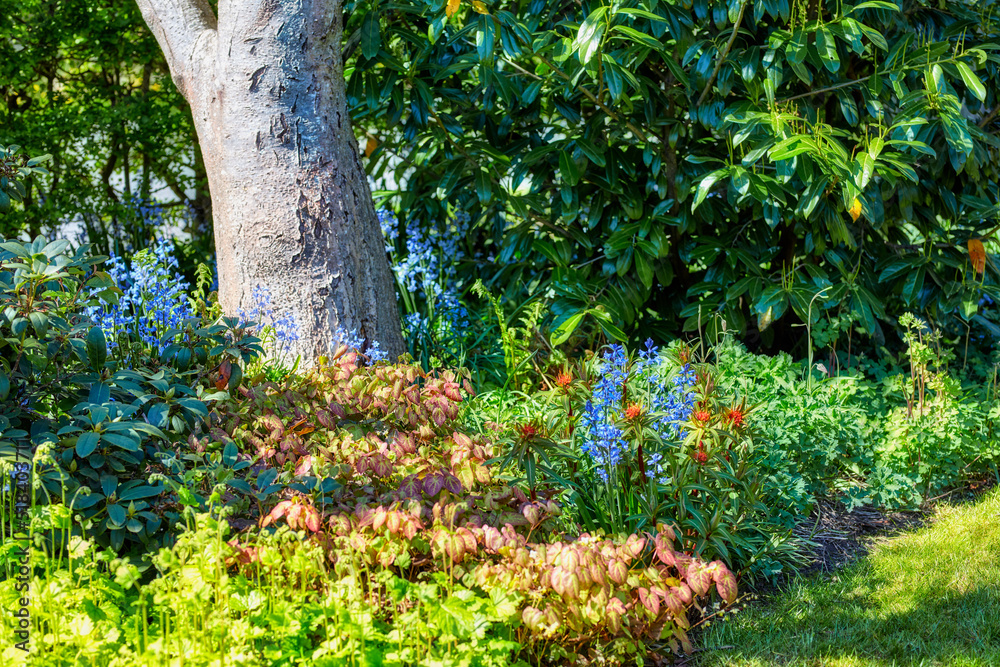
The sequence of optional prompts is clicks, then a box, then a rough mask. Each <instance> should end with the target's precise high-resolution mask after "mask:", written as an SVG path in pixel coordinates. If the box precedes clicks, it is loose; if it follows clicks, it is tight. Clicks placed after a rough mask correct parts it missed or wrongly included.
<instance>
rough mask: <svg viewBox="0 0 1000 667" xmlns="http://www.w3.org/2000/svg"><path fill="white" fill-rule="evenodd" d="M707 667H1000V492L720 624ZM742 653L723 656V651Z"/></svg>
mask: <svg viewBox="0 0 1000 667" xmlns="http://www.w3.org/2000/svg"><path fill="white" fill-rule="evenodd" d="M699 643H700V645H701V646H702V647H703V648H705V649H707V650H705V651H704V652H702V653H700V658H699V665H701V666H702V667H710V666H715V665H719V666H736V665H738V666H740V667H756V666H763V665H789V666H803V667H806V666H808V667H819V666H823V667H892V666H896V665H899V666H900V667H902V666H904V665H907V666H909V665H913V666H925V665H926V666H928V667H930V666H932V665H941V666H945V665H947V666H949V667H952V666H953V667H966V666H970V667H971V666H979V665H982V666H983V667H986V666H992V665H1000V490H994V491H993V492H991V493H989V494H988V495H986V496H985V497H983V498H982V499H980V500H979V501H978V502H976V503H974V504H968V505H959V506H942V507H941V508H939V510H938V511H937V513H936V515H935V517H934V519H933V523H932V524H931V525H930V526H928V527H926V528H924V529H921V530H919V531H916V532H913V533H908V534H904V535H899V536H896V537H893V538H890V539H886V540H883V541H882V542H881V543H879V544H878V545H877V546H876V547H875V548H874V549H873V552H872V554H871V555H870V556H868V557H867V558H865V559H864V560H862V561H859V562H858V563H855V564H853V565H851V566H849V567H847V568H845V569H844V570H843V571H841V572H840V573H838V574H837V575H834V576H832V577H825V578H814V579H809V580H803V579H800V580H797V581H796V582H795V583H794V584H793V585H792V586H791V587H790V588H789V589H788V590H787V591H784V592H782V593H781V594H779V595H778V596H777V597H775V598H774V599H773V600H772V601H770V602H769V603H768V604H767V605H761V606H757V607H750V608H747V609H746V610H745V611H742V612H740V613H737V614H735V615H730V616H729V617H728V618H727V619H726V620H724V621H721V622H716V623H714V624H712V625H711V626H710V627H709V628H708V629H707V630H706V632H705V634H704V635H703V636H702V637H701V640H700V642H699ZM723 646H727V647H733V648H725V649H713V647H723Z"/></svg>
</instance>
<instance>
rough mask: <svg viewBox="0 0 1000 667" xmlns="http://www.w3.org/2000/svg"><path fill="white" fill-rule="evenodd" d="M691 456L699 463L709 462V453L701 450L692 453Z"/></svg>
mask: <svg viewBox="0 0 1000 667" xmlns="http://www.w3.org/2000/svg"><path fill="white" fill-rule="evenodd" d="M691 458H693V459H694V460H695V461H696V462H697V463H698V465H705V463H707V462H708V454H706V453H705V452H703V451H700V450H699V451H697V452H695V453H694V454H692V455H691Z"/></svg>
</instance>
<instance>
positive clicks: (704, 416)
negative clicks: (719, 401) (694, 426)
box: [694, 410, 712, 422]
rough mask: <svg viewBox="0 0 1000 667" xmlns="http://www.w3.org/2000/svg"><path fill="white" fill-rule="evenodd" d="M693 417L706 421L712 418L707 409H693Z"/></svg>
mask: <svg viewBox="0 0 1000 667" xmlns="http://www.w3.org/2000/svg"><path fill="white" fill-rule="evenodd" d="M694 418H695V420H696V421H700V422H707V421H708V420H709V419H711V418H712V415H711V414H710V413H709V412H708V410H695V412H694Z"/></svg>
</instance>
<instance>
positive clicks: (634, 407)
mask: <svg viewBox="0 0 1000 667" xmlns="http://www.w3.org/2000/svg"><path fill="white" fill-rule="evenodd" d="M640 415H642V406H641V405H639V404H638V403H632V404H631V405H629V406H628V407H627V408H625V419H628V420H629V421H632V420H633V419H638V418H639V416H640Z"/></svg>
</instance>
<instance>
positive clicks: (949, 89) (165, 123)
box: [0, 0, 1000, 352]
mask: <svg viewBox="0 0 1000 667" xmlns="http://www.w3.org/2000/svg"><path fill="white" fill-rule="evenodd" d="M991 7H992V5H991V3H989V2H986V1H985V0H984V1H980V2H969V3H965V2H961V3H959V2H945V3H928V2H920V1H914V2H903V3H902V4H900V5H895V4H892V3H889V2H882V1H876V2H863V3H858V4H855V5H853V6H851V5H848V4H845V3H839V2H795V1H789V0H755V1H752V2H750V1H748V2H738V1H736V0H733V1H731V2H708V1H707V0H697V1H692V0H684V1H681V2H663V1H660V0H642V1H635V0H629V1H626V2H613V3H608V4H606V3H602V2H584V3H582V4H580V3H575V2H573V3H571V2H562V1H560V0H531V1H522V2H517V3H512V2H506V3H503V2H500V3H489V2H479V1H478V0H477V1H476V2H472V3H470V2H466V1H464V0H450V1H447V2H446V1H445V0H435V1H433V2H425V1H420V0H410V1H407V2H378V3H372V2H347V3H345V18H346V21H347V29H346V31H345V34H347V35H349V38H348V40H347V42H346V43H345V53H346V55H347V61H346V62H347V70H346V71H347V75H348V92H349V99H350V103H351V105H352V112H353V117H354V122H355V129H356V132H357V135H358V137H359V141H360V144H361V147H362V149H363V150H364V153H365V154H366V158H367V166H368V168H369V170H370V173H371V174H372V176H373V177H374V178H375V180H376V182H377V183H378V184H379V185H380V186H381V187H384V188H385V190H384V191H383V192H382V193H381V194H382V195H383V197H384V198H383V203H384V204H385V205H387V206H389V207H390V208H391V209H393V210H394V211H395V212H396V213H397V215H398V217H399V219H400V225H399V231H400V233H401V238H400V241H399V243H400V246H401V247H403V246H404V245H405V241H406V239H407V238H408V237H409V236H411V235H417V234H420V235H423V234H425V233H426V230H427V228H428V227H430V228H434V227H435V226H440V227H444V226H447V225H449V224H450V221H451V220H452V219H453V216H454V212H455V211H456V210H461V211H464V212H465V213H467V214H468V215H469V216H470V220H471V228H470V230H469V231H468V233H467V234H466V237H465V239H463V240H462V241H463V244H464V248H463V250H464V252H463V258H462V260H461V262H460V263H459V266H458V272H457V280H456V282H455V285H456V288H457V289H458V290H459V291H460V292H466V293H467V291H468V289H470V288H471V285H472V283H473V282H474V278H476V277H483V278H484V279H485V282H486V283H487V285H488V286H489V287H491V288H492V289H493V290H494V291H496V290H503V292H504V296H505V297H506V299H508V300H510V301H513V302H515V303H524V302H525V301H526V300H528V299H530V298H536V297H543V298H546V299H547V300H548V303H549V305H550V308H548V309H547V310H546V314H545V319H544V320H543V325H544V326H550V327H553V328H555V329H557V330H559V329H561V333H562V335H561V336H557V338H559V339H562V338H565V337H566V335H567V334H568V333H569V331H570V330H573V329H574V328H575V327H577V326H578V325H581V324H582V325H583V326H582V328H579V329H575V331H576V334H577V337H576V338H575V339H574V341H571V342H582V340H581V339H583V338H587V339H588V342H593V340H594V338H595V337H596V338H600V339H611V338H624V337H633V338H635V339H639V340H642V339H645V337H646V336H647V335H653V336H654V337H657V338H659V339H664V338H668V337H671V336H672V335H676V334H678V333H679V332H680V331H682V330H684V331H693V330H695V329H697V328H698V326H699V323H700V324H701V325H702V328H703V330H705V331H707V333H709V334H712V333H714V329H715V328H717V327H719V325H720V324H721V322H722V320H724V321H725V324H726V327H727V328H729V329H735V330H738V331H739V332H741V334H742V335H743V337H744V339H745V340H747V341H748V342H749V343H750V344H751V345H752V346H755V347H756V346H762V347H764V348H766V349H777V348H784V349H791V348H792V347H793V346H794V345H795V344H798V343H801V342H802V341H804V337H802V336H799V335H796V330H795V329H793V328H792V327H793V326H794V325H795V324H798V323H801V322H803V321H805V320H806V319H810V318H811V319H812V320H813V321H817V320H823V321H824V322H829V323H834V322H836V323H837V324H836V326H831V327H830V328H829V330H828V331H827V332H826V335H827V338H829V339H830V340H828V341H827V342H828V344H829V346H830V347H833V348H834V349H838V348H839V349H844V348H848V346H850V345H851V344H852V343H853V345H854V349H855V350H856V349H857V345H858V342H857V341H856V340H855V341H851V340H850V339H851V337H854V338H856V333H864V334H870V335H871V336H872V338H871V339H870V341H869V340H868V339H866V340H865V341H864V345H865V346H869V342H872V343H874V344H875V345H881V344H882V343H884V342H886V341H885V331H883V327H884V325H885V324H887V323H888V324H892V323H894V320H895V317H896V316H898V315H899V314H900V313H902V312H903V311H904V310H915V311H919V312H921V313H922V314H923V315H925V316H926V317H928V318H929V319H930V320H932V321H934V322H936V323H938V324H939V325H941V326H943V327H944V328H945V330H946V332H948V333H950V334H951V335H952V336H958V335H964V336H975V337H977V338H978V339H979V340H985V339H986V338H988V337H992V336H994V335H1000V327H998V326H997V325H996V324H995V319H996V318H995V316H994V315H993V313H992V311H991V310H990V309H989V305H990V303H991V301H996V300H997V298H998V297H1000V293H998V291H997V287H996V283H997V267H996V264H995V262H994V260H993V258H992V256H988V257H987V258H986V261H985V266H983V267H982V268H983V270H982V271H978V270H977V268H978V267H976V266H975V265H974V262H973V261H972V259H971V258H970V254H969V250H968V248H969V246H968V243H969V241H970V240H971V241H973V242H975V241H976V240H977V239H981V240H982V241H984V242H985V243H986V246H985V248H986V249H987V250H989V249H990V246H991V241H992V238H993V232H994V226H995V224H996V221H997V213H998V206H997V202H998V200H1000V193H998V186H997V180H998V170H997V164H998V154H1000V152H998V145H997V138H996V132H997V128H998V127H1000V121H998V119H997V109H998V104H997V99H996V96H997V92H996V91H997V90H998V85H997V81H998V54H997V44H996V42H997V41H998V34H997V33H998V21H997V19H996V17H995V16H994V12H992V9H991ZM0 25H3V26H4V28H3V32H4V37H5V39H3V40H0V50H2V51H0V93H2V94H3V96H4V99H5V102H6V105H0V114H2V115H3V121H2V127H3V130H2V133H3V136H2V137H0V144H3V143H4V142H6V143H18V144H21V145H25V146H30V147H31V150H32V154H40V153H43V152H49V153H52V154H53V156H54V160H53V162H52V164H51V165H50V166H49V170H50V171H51V174H52V175H51V177H49V178H44V179H42V178H39V179H36V180H34V181H33V182H32V183H30V184H29V192H28V195H29V196H28V197H27V198H26V199H27V201H28V203H29V204H31V205H32V210H33V212H34V213H33V215H32V216H31V217H28V216H25V215H24V214H23V213H15V214H14V215H11V216H7V217H6V218H5V219H4V223H3V224H4V225H5V229H4V231H5V233H6V234H7V235H12V234H14V233H16V232H18V231H20V230H24V231H28V232H30V233H32V234H34V233H36V232H38V231H43V230H44V229H45V228H47V227H55V226H57V225H59V224H62V223H64V222H65V221H66V220H67V218H69V219H75V220H77V221H78V223H81V224H83V226H84V227H85V229H86V232H87V235H88V236H89V240H90V241H92V242H94V243H96V244H97V249H98V250H100V251H102V252H106V251H109V250H114V248H111V247H105V246H106V245H109V239H112V238H114V239H128V243H129V247H122V248H120V249H119V251H120V252H121V251H124V252H126V253H128V252H129V251H132V250H138V249H139V248H141V247H143V246H144V245H147V244H148V243H150V242H151V240H152V237H153V236H154V235H155V234H156V232H155V231H154V230H152V229H150V227H152V226H155V225H156V224H164V223H166V224H174V225H176V226H180V227H182V228H183V229H184V231H187V232H188V233H189V234H190V235H191V238H192V242H191V244H190V245H188V244H184V247H183V248H181V249H180V252H179V253H178V254H179V255H180V260H181V268H182V269H183V270H184V271H185V272H186V273H188V274H191V273H192V269H193V266H194V263H195V262H194V261H191V259H189V258H193V257H197V258H203V257H206V256H208V255H209V254H210V252H211V243H212V237H211V229H210V222H211V220H210V205H209V199H208V195H207V187H206V185H205V183H204V178H203V169H202V167H201V164H200V160H199V156H198V152H197V148H196V145H195V142H194V133H193V130H192V126H191V123H190V117H189V111H188V110H187V109H186V107H185V106H184V105H183V104H182V102H181V98H180V96H179V95H178V93H177V92H176V90H175V89H174V88H173V85H172V83H171V82H170V80H169V75H168V73H167V70H166V66H165V64H164V62H163V60H162V56H161V55H160V53H159V52H158V50H157V48H156V44H155V42H154V40H153V39H152V37H151V35H149V33H148V31H147V30H146V28H145V26H144V25H143V24H142V22H141V18H140V17H139V15H138V12H137V11H136V9H135V6H134V4H133V3H132V2H130V1H126V0H102V1H101V2H99V3H84V2H80V1H74V0H17V1H16V2H10V3H5V6H4V8H3V9H2V10H0ZM95 174H96V177H95ZM133 196H134V197H136V198H137V199H138V200H145V199H148V198H155V199H159V200H161V201H163V202H164V204H165V205H166V208H165V209H163V211H162V212H157V211H153V212H152V213H151V212H150V210H148V209H144V208H142V207H141V206H140V205H139V203H138V202H136V201H133V200H131V199H130V197H133ZM855 200H857V205H858V206H859V207H860V210H857V209H855V210H853V211H852V209H854V206H855ZM127 202H132V203H131V204H127ZM161 213H162V214H163V215H161ZM855 215H856V216H857V217H856V218H855ZM150 220H152V221H153V225H151V224H150ZM161 221H162V222H161ZM189 278H190V275H189ZM824 290H825V291H824ZM817 295H819V296H817ZM984 297H988V299H984ZM810 303H812V304H813V305H812V308H810ZM714 315H720V316H721V317H719V318H715V317H713V316H714ZM843 338H847V339H848V340H847V341H844V340H843ZM897 338H898V336H890V337H889V341H888V342H889V344H890V346H891V344H892V343H893V342H897V343H898V341H897V340H896V339H897ZM798 351H799V352H804V350H803V349H801V348H799V350H798Z"/></svg>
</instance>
